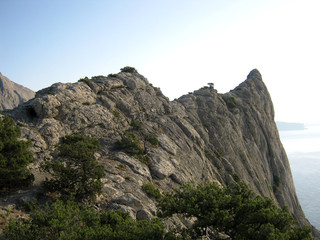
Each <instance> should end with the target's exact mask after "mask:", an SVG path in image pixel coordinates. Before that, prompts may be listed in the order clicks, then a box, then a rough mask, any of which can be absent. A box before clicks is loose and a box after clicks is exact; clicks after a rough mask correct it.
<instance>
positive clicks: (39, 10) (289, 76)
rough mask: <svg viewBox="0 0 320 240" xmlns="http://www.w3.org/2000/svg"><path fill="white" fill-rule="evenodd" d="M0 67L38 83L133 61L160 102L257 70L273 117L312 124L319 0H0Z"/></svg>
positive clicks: (224, 86) (104, 71)
mask: <svg viewBox="0 0 320 240" xmlns="http://www.w3.org/2000/svg"><path fill="white" fill-rule="evenodd" d="M0 9H1V21H0V52H1V58H0V72H2V74H3V75H5V76H7V77H8V78H10V79H11V80H12V81H14V82H17V83H19V84H21V85H24V86H26V87H29V88H31V89H32V90H35V91H37V90H39V89H42V88H44V87H48V86H50V85H51V84H53V83H55V82H76V81H77V80H78V79H79V78H81V77H84V76H88V77H91V76H95V75H108V74H109V73H117V72H119V70H120V68H122V67H124V66H133V67H135V68H136V69H137V70H138V71H139V72H140V73H141V74H142V75H144V76H145V77H147V78H148V80H149V81H150V82H151V83H152V84H153V85H154V86H157V87H160V88H161V89H162V91H163V93H164V94H165V95H167V96H168V97H169V98H170V99H174V98H178V97H180V96H181V95H183V94H187V93H188V92H190V91H193V90H196V89H198V88H200V87H202V86H205V85H207V83H208V82H213V83H214V84H215V88H216V89H217V90H218V91H219V92H227V91H229V90H230V89H233V88H234V87H236V86H237V85H238V84H240V83H241V82H242V81H243V80H245V79H246V76H247V74H248V73H249V72H250V71H251V70H252V69H253V68H257V69H258V70H259V71H260V72H261V74H262V77H263V80H264V82H265V83H266V85H267V87H268V89H269V91H270V94H271V97H272V99H273V103H274V106H275V111H276V120H283V121H291V122H294V121H304V122H316V121H318V122H320V111H319V102H320V101H319V99H320V96H319V92H320V82H319V80H320V68H319V64H320V59H319V58H320V46H319V44H320V30H319V29H320V28H319V24H320V14H319V12H320V1H319V0H0Z"/></svg>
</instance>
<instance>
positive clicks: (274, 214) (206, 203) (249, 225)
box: [159, 181, 312, 240]
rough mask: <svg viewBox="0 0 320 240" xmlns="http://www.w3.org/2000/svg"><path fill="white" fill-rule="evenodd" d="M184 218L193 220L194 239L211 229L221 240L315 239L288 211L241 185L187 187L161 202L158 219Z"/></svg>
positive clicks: (213, 184)
mask: <svg viewBox="0 0 320 240" xmlns="http://www.w3.org/2000/svg"><path fill="white" fill-rule="evenodd" d="M173 214H181V215H183V216H185V217H188V218H192V219H194V220H195V221H194V223H193V225H192V227H191V228H190V229H189V230H188V231H187V233H188V236H189V237H191V239H196V238H198V237H201V236H204V235H207V233H208V231H207V230H208V229H210V230H211V232H212V234H213V235H214V236H211V237H212V238H213V239H220V238H219V236H218V235H219V234H221V233H224V234H225V235H227V236H229V237H230V239H248V240H250V239H252V240H259V239H261V240H263V239H279V240H280V239H291V240H293V239H295V240H298V239H300V240H302V239H304V240H307V239H312V237H311V235H310V232H311V229H310V228H308V227H298V226H296V223H295V221H294V219H293V217H292V216H291V215H290V214H289V213H288V212H287V210H286V209H279V208H277V207H276V205H275V204H274V203H273V202H272V200H271V199H269V198H262V197H260V196H256V197H254V196H253V192H252V191H251V190H250V189H249V188H248V186H247V185H246V184H244V183H242V182H240V181H237V182H235V183H234V184H233V185H230V186H226V187H220V186H218V185H217V184H216V183H208V184H204V185H198V186H194V185H192V184H186V185H183V186H182V187H180V188H179V189H176V190H174V191H173V192H170V193H166V194H164V196H163V197H161V198H160V201H159V216H161V217H169V216H172V215H173Z"/></svg>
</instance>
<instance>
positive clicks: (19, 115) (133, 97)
mask: <svg viewBox="0 0 320 240" xmlns="http://www.w3.org/2000/svg"><path fill="white" fill-rule="evenodd" d="M4 114H7V115H10V116H11V117H13V118H14V119H15V120H16V121H18V123H19V125H20V126H22V127H21V129H22V133H23V138H25V139H29V140H31V141H32V143H33V147H32V151H33V152H34V154H35V159H36V162H35V164H34V165H32V166H31V168H32V171H33V172H34V173H35V176H36V181H35V187H36V186H37V185H38V184H39V182H40V181H41V180H42V177H43V176H42V175H41V173H39V164H40V163H41V162H42V161H50V160H51V159H52V153H53V152H54V150H55V146H56V145H57V144H58V143H59V141H60V140H61V138H62V137H63V136H65V135H68V134H84V135H89V136H91V137H93V138H96V139H98V140H99V141H100V142H101V146H102V147H101V149H100V150H99V152H98V153H97V154H96V158H97V159H98V160H99V162H100V163H102V164H104V166H105V171H106V177H105V178H104V179H103V182H104V187H103V195H102V196H100V198H99V204H102V205H105V206H107V207H109V208H113V209H114V208H121V209H124V210H126V211H128V212H130V214H131V216H132V217H134V218H138V219H143V218H148V217H151V216H152V215H154V213H155V211H156V206H155V202H154V200H152V199H150V198H148V196H147V195H146V194H145V193H144V192H143V191H142V189H141V186H142V185H143V184H145V183H148V182H150V181H152V182H153V183H154V184H155V185H156V186H157V187H158V188H159V189H162V190H170V189H172V188H174V187H176V186H178V185H179V184H181V183H186V182H190V181H193V182H195V183H202V182H207V181H217V182H219V183H221V184H226V183H229V182H231V181H232V175H234V174H237V175H238V176H239V177H240V178H241V179H242V180H243V181H245V182H247V183H249V184H250V186H251V188H252V189H253V190H254V191H255V192H256V193H258V194H261V195H262V196H266V197H270V198H272V199H274V200H275V201H276V202H277V204H279V205H280V206H283V205H287V206H288V208H289V210H290V212H291V213H292V214H293V215H294V216H295V218H296V219H297V220H298V221H299V222H300V223H302V224H307V223H308V221H307V220H306V219H305V216H304V213H303V211H302V209H301V207H300V204H299V201H298V199H297V196H296V193H295V188H294V184H293V180H292V176H291V170H290V165H289V162H288V159H287V156H286V153H285V151H284V149H283V147H282V144H281V142H280V139H279V134H278V131H277V127H276V125H275V122H274V109H273V104H272V101H271V98H270V95H269V93H268V90H267V88H266V86H265V84H264V83H263V81H262V78H261V75H260V73H259V72H258V70H252V71H251V72H250V74H249V75H248V77H247V80H245V81H244V82H243V83H241V84H240V85H239V86H237V87H236V88H235V89H234V90H232V91H230V92H228V93H225V94H220V93H218V92H217V91H216V90H215V89H214V88H213V86H210V87H204V88H202V89H199V90H197V91H194V92H193V93H190V94H188V95H184V96H182V97H180V98H179V99H177V100H174V101H169V99H168V98H167V97H165V96H164V95H163V94H162V92H161V91H160V89H159V88H156V87H153V86H152V85H151V84H150V83H149V82H148V80H147V79H146V78H145V77H143V76H142V75H140V74H139V73H137V72H133V73H127V72H120V73H118V74H113V75H110V76H109V77H104V76H98V77H93V78H91V79H85V80H83V81H79V82H77V83H73V84H71V83H68V84H62V83H56V84H53V85H52V86H51V87H49V88H46V89H43V90H41V91H39V92H37V94H36V97H35V98H34V99H32V100H31V101H29V102H27V103H25V104H23V105H20V106H19V107H18V108H15V109H14V110H11V111H6V112H5V113H4ZM126 132H131V133H134V134H135V135H136V136H137V137H138V138H139V141H140V145H141V147H142V148H143V149H144V151H145V153H146V155H147V156H148V159H149V162H148V163H143V162H141V161H139V160H138V159H136V158H134V157H131V156H129V155H128V154H126V153H125V152H124V151H122V150H119V149H116V148H115V143H116V141H117V140H119V139H121V138H122V137H123V136H125V133H126ZM148 136H152V137H153V138H154V137H155V138H156V139H157V140H158V145H157V144H156V145H157V146H156V145H154V144H151V143H150V141H148Z"/></svg>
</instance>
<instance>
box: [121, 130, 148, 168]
mask: <svg viewBox="0 0 320 240" xmlns="http://www.w3.org/2000/svg"><path fill="white" fill-rule="evenodd" d="M116 147H117V148H118V149H121V150H124V151H125V152H126V153H128V154H129V155H130V156H133V157H135V158H137V159H138V160H140V161H141V162H143V163H145V164H148V163H149V158H148V156H147V155H146V154H145V151H144V150H143V149H142V148H141V147H140V142H139V138H138V136H137V135H136V134H135V133H132V132H125V134H124V136H123V137H122V138H121V139H120V140H118V141H117V142H116Z"/></svg>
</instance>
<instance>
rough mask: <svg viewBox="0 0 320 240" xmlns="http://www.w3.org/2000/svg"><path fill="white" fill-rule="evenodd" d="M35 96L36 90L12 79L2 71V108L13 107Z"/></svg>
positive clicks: (0, 98)
mask: <svg viewBox="0 0 320 240" xmlns="http://www.w3.org/2000/svg"><path fill="white" fill-rule="evenodd" d="M34 96H35V92H34V91H32V90H30V89H28V88H26V87H23V86H21V85H19V84H17V83H14V82H12V81H10V80H9V79H8V78H7V77H5V76H3V75H2V74H1V73H0V110H5V109H13V108H15V107H17V106H18V105H20V104H22V103H24V102H26V101H28V100H30V99H31V98H33V97H34Z"/></svg>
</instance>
